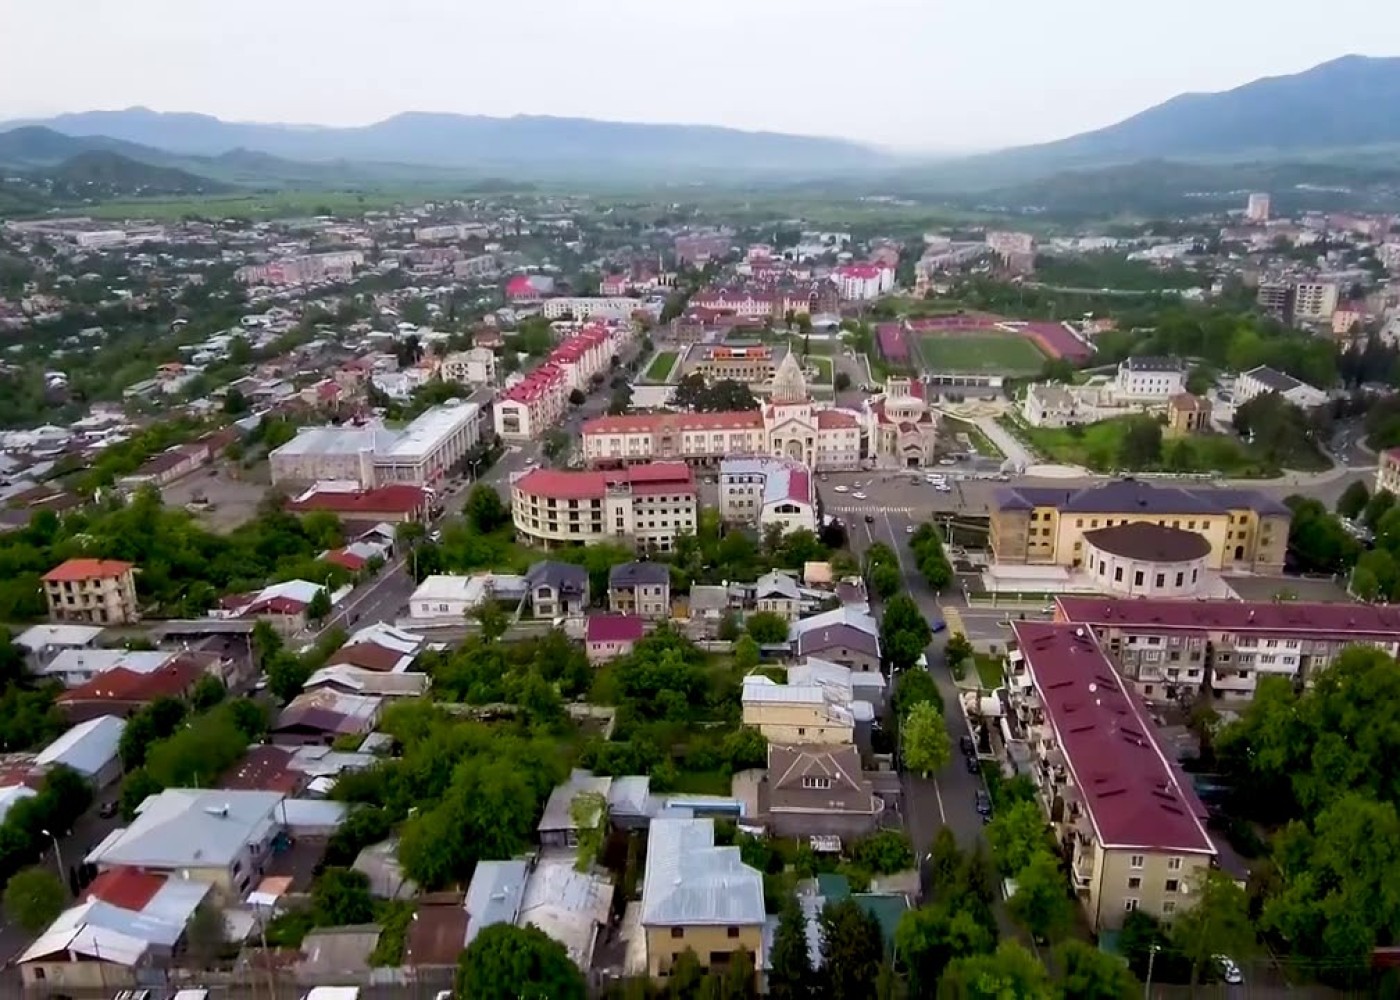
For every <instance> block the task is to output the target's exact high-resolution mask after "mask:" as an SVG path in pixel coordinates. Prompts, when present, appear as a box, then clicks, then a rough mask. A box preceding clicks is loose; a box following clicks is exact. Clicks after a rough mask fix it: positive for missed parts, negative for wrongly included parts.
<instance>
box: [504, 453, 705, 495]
mask: <svg viewBox="0 0 1400 1000" xmlns="http://www.w3.org/2000/svg"><path fill="white" fill-rule="evenodd" d="M611 485H630V486H631V487H632V490H633V492H635V493H645V494H654V493H665V492H694V490H695V479H694V476H692V474H691V471H690V466H688V465H686V464H685V463H684V462H648V463H647V464H645V465H633V466H631V467H629V468H626V469H615V470H611V471H607V472H567V471H564V470H562V469H535V470H533V471H531V472H527V473H526V474H525V475H523V476H521V477H520V478H519V479H517V480H516V481H515V488H516V489H518V490H520V491H522V492H524V493H529V494H532V495H534V496H541V497H552V498H553V499H556V500H584V499H591V498H596V497H601V496H603V495H605V494H606V493H607V490H608V487H609V486H611Z"/></svg>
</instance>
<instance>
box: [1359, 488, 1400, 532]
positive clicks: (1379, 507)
mask: <svg viewBox="0 0 1400 1000" xmlns="http://www.w3.org/2000/svg"><path fill="white" fill-rule="evenodd" d="M1394 506H1395V494H1394V493H1391V492H1390V490H1377V491H1376V492H1375V493H1374V494H1373V495H1372V496H1371V498H1370V499H1369V500H1367V501H1366V506H1365V508H1364V509H1363V510H1362V512H1361V520H1362V521H1363V522H1365V524H1366V527H1368V528H1370V529H1371V530H1372V531H1375V530H1376V525H1378V524H1380V521H1381V518H1383V517H1385V515H1386V514H1388V513H1390V510H1391V508H1392V507H1394Z"/></svg>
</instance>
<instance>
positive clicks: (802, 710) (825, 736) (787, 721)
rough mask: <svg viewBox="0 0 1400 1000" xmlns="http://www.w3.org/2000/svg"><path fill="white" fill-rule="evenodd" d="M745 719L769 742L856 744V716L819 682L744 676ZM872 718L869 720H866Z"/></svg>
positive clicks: (743, 703) (743, 715)
mask: <svg viewBox="0 0 1400 1000" xmlns="http://www.w3.org/2000/svg"><path fill="white" fill-rule="evenodd" d="M741 703H742V706H743V707H742V718H743V723H744V725H746V726H749V727H750V728H753V729H756V730H758V731H759V732H760V733H762V734H763V736H764V738H765V739H767V740H768V741H769V742H770V743H784V744H805V743H813V744H839V745H844V744H854V742H855V730H856V718H855V714H854V713H853V712H852V710H851V706H850V705H842V704H839V703H837V701H836V699H835V698H834V697H833V696H832V694H831V692H830V691H828V690H827V689H826V688H823V687H822V686H820V685H817V684H778V683H777V682H775V681H774V680H772V679H771V678H769V677H765V676H764V675H762V674H750V675H749V676H747V677H745V678H744V690H743V695H742V697H741ZM866 721H869V720H866Z"/></svg>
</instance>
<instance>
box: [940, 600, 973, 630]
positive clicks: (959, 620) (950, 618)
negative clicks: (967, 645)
mask: <svg viewBox="0 0 1400 1000" xmlns="http://www.w3.org/2000/svg"><path fill="white" fill-rule="evenodd" d="M943 620H944V621H945V622H947V623H948V634H949V635H967V625H965V624H964V623H963V617H962V612H961V611H959V610H958V609H957V608H954V607H947V606H945V607H944V608H943Z"/></svg>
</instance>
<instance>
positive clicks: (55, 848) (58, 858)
mask: <svg viewBox="0 0 1400 1000" xmlns="http://www.w3.org/2000/svg"><path fill="white" fill-rule="evenodd" d="M39 832H40V833H42V834H43V835H44V836H45V837H48V838H50V839H51V840H52V841H53V856H54V860H55V861H56V862H57V863H58V877H59V880H60V881H63V880H65V879H66V878H67V875H66V874H65V873H64V868H63V852H62V851H61V850H59V847H58V838H57V837H56V836H54V835H53V834H52V833H50V832H49V831H48V830H40V831H39Z"/></svg>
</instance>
